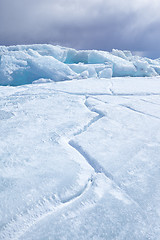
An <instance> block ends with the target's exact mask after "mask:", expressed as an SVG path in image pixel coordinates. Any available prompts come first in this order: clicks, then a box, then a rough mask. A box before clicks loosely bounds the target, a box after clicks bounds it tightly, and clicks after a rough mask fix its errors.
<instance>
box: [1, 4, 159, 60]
mask: <svg viewBox="0 0 160 240" xmlns="http://www.w3.org/2000/svg"><path fill="white" fill-rule="evenodd" d="M159 9H160V3H159V1H158V0H152V2H151V1H150V0H141V1H139V0H134V1H130V0H119V1H117V0H107V1H106V0H74V1H73V0H72V1H71V0H58V1H55V0H45V1H44V0H0V44H1V45H13V44H31V43H53V44H60V45H65V46H70V47H75V48H78V49H102V50H111V49H112V48H118V49H130V50H132V51H145V52H146V51H148V52H150V54H151V53H152V54H151V55H153V57H154V56H155V53H156V55H157V56H156V57H158V53H159V52H160V47H159V44H158V43H159V41H160V32H159V23H160V15H159V12H158V11H159Z"/></svg>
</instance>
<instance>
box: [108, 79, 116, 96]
mask: <svg viewBox="0 0 160 240" xmlns="http://www.w3.org/2000/svg"><path fill="white" fill-rule="evenodd" d="M110 84H111V87H109V90H110V92H111V95H115V93H114V91H113V89H112V88H113V82H112V80H110Z"/></svg>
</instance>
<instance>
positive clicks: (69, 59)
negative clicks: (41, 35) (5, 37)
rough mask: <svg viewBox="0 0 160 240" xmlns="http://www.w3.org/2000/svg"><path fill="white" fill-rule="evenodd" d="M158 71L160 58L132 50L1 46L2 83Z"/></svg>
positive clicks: (127, 74)
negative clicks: (134, 54)
mask: <svg viewBox="0 0 160 240" xmlns="http://www.w3.org/2000/svg"><path fill="white" fill-rule="evenodd" d="M159 74H160V60H159V59H157V60H152V59H148V58H142V57H139V56H133V55H132V53H131V52H130V51H120V50H115V49H113V50H112V52H106V51H96V50H86V51H84V50H81V51H77V50H75V49H71V48H65V47H61V46H52V45H48V44H43V45H40V44H36V45H24V46H23V45H19V46H10V47H5V46H1V47H0V85H12V86H16V85H24V84H30V83H33V82H34V81H36V82H37V81H38V82H40V81H39V79H43V80H42V82H46V81H48V80H47V79H50V80H52V81H64V80H70V79H75V78H76V79H82V78H91V77H94V78H111V77H125V76H131V77H151V76H157V75H159ZM44 79H46V80H44Z"/></svg>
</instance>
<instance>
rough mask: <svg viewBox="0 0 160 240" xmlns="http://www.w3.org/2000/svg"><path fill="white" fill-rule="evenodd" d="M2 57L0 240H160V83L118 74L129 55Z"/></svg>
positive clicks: (39, 50) (4, 52) (22, 49)
mask: <svg viewBox="0 0 160 240" xmlns="http://www.w3.org/2000/svg"><path fill="white" fill-rule="evenodd" d="M0 51H1V70H0V71H1V73H0V74H1V75H0V76H1V85H8V84H9V85H17V86H0V133H1V134H0V240H32V239H33V240H71V239H73V240H159V239H160V237H159V236H160V77H159V76H152V77H151V76H150V77H140V76H139V77H111V76H109V74H111V71H113V73H114V70H113V69H111V68H110V65H109V64H106V58H107V59H110V62H111V61H112V62H113V61H114V64H115V66H114V69H116V71H117V73H119V75H125V74H126V73H128V71H129V72H130V73H131V72H132V70H133V69H134V67H133V69H132V66H133V59H136V58H137V57H134V56H132V54H131V53H130V52H128V51H124V52H122V51H118V50H113V51H112V53H104V52H103V53H102V52H98V51H79V52H78V51H76V50H73V49H66V48H62V47H57V46H56V47H54V46H51V45H43V46H40V45H32V46H15V47H1V50H0ZM88 59H89V60H88ZM96 59H97V61H95V60H96ZM118 59H119V60H121V59H122V62H121V63H119V60H118ZM129 59H130V61H129ZM80 60H81V63H79V62H80ZM87 61H88V62H87ZM108 61H109V60H108ZM128 61H129V65H127V64H128V63H127V62H128ZM134 61H137V62H138V61H140V62H141V63H142V62H143V64H144V61H146V62H147V61H148V63H146V65H145V66H148V67H147V68H146V69H150V70H146V71H149V73H151V72H152V73H153V71H151V68H153V67H151V65H154V64H155V65H156V64H157V66H158V60H147V59H146V60H144V59H139V60H134ZM155 61H156V63H155ZM82 62H83V63H82ZM22 63H23V64H22ZM119 64H120V65H119ZM143 64H142V65H143ZM142 65H141V66H142ZM106 66H107V67H106ZM126 66H127V68H126ZM134 66H135V65H134ZM143 66H144V65H143ZM120 69H121V70H124V69H125V70H124V72H123V73H124V74H122V72H121V70H120ZM136 71H137V73H136V74H135V75H136V76H137V75H138V73H140V72H139V70H136ZM133 72H134V71H133ZM82 73H83V74H82ZM2 76H3V77H2ZM36 76H37V77H36ZM84 76H85V77H84ZM101 76H103V78H101ZM108 76H109V77H110V78H108ZM64 80H66V81H64ZM32 82H33V83H34V84H28V85H27V83H32ZM18 85H21V86H18Z"/></svg>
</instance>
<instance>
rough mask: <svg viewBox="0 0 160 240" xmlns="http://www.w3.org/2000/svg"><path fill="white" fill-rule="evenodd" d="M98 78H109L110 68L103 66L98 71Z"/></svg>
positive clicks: (110, 74)
mask: <svg viewBox="0 0 160 240" xmlns="http://www.w3.org/2000/svg"><path fill="white" fill-rule="evenodd" d="M99 77H100V78H111V77H112V68H105V69H104V70H102V71H100V72H99Z"/></svg>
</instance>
